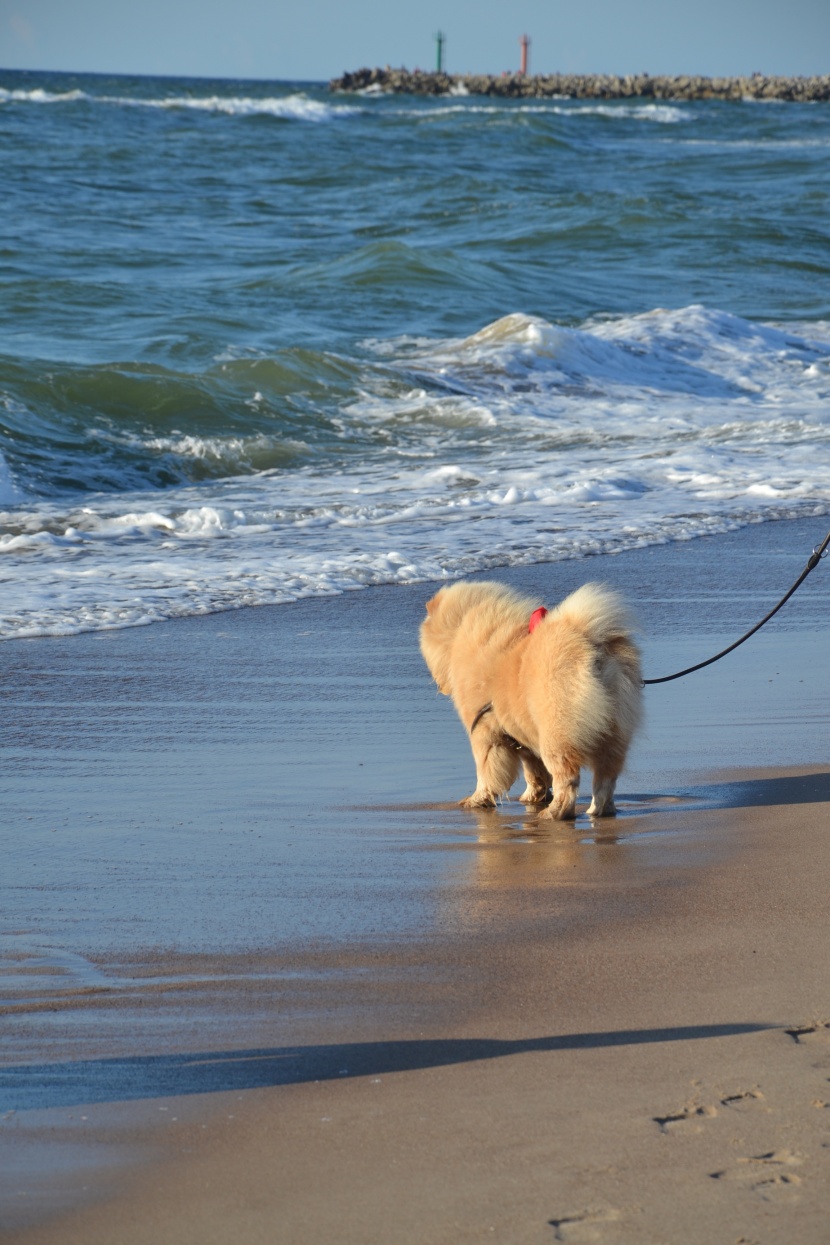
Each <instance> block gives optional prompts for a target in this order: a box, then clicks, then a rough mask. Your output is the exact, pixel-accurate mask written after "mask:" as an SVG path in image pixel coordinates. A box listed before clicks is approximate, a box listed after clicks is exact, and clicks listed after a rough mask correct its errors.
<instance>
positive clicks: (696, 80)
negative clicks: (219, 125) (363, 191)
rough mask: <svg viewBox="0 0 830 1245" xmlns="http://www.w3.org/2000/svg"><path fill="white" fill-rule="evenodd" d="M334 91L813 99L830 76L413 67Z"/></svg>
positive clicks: (368, 74)
mask: <svg viewBox="0 0 830 1245" xmlns="http://www.w3.org/2000/svg"><path fill="white" fill-rule="evenodd" d="M329 87H330V89H331V90H332V91H364V92H367V91H368V92H377V93H379V94H380V93H388V94H392V95H398V94H406V95H498V96H503V97H506V98H509V99H545V98H548V99H550V98H552V97H554V96H560V97H563V96H564V97H568V98H571V99H667V100H692V99H725V100H744V99H755V100H765V99H778V100H790V101H798V102H802V103H812V102H816V101H826V100H830V74H824V75H822V76H816V77H811V78H784V77H769V76H767V75H766V74H760V73H758V74H752V75H751V76H749V77H739V78H705V77H702V76H700V75H698V74H683V75H680V76H677V77H667V76H657V77H652V76H651V75H650V74H645V73H643V74H627V75H626V76H625V77H620V76H616V75H614V74H564V73H554V74H533V75H531V74H518V73H516V74H502V75H499V76H496V75H492V74H447V73H422V72H421V71H420V70H409V69H390V68H389V66H387V67H386V68H385V69H358V70H356V71H355V72H354V73H345V74H343V76H342V78H333V79H332V81H331V82H330V83H329Z"/></svg>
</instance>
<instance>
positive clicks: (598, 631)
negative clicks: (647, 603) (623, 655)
mask: <svg viewBox="0 0 830 1245" xmlns="http://www.w3.org/2000/svg"><path fill="white" fill-rule="evenodd" d="M549 617H551V618H560V619H561V620H562V621H563V622H567V623H570V625H571V626H572V627H574V628H575V630H577V631H581V632H582V633H583V634H584V635H585V636H586V637H587V639H589V640H590V641H591V643H592V644H596V645H598V646H602V645H606V644H610V643H611V642H612V641H614V640H620V639H630V637H631V633H632V631H633V630H634V619H633V617H632V615H631V612H630V611H629V609H628V606H627V605H626V603H625V601H624V600H623V599H622V597H621V596H620V594H619V593H618V592H615V591H614V589H613V588H608V587H606V585H605V584H583V585H582V587H581V588H577V590H576V592H572V593H571V595H570V596H569V597H565V600H564V601H562V602H561V603H560V604H559V605H558V606H557V607H556V608H555V609H553V610H551V611H550V614H549Z"/></svg>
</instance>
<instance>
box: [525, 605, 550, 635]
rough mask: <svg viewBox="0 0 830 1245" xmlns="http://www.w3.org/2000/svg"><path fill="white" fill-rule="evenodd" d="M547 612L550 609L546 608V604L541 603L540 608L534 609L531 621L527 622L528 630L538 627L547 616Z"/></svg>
mask: <svg viewBox="0 0 830 1245" xmlns="http://www.w3.org/2000/svg"><path fill="white" fill-rule="evenodd" d="M547 612H548V611H547V610H546V609H545V607H544V605H540V606H539V608H538V610H534V611H533V613H532V614H531V615H530V622H529V623H528V624H527V630H528V632H531V631H535V630H536V628H537V627H538V626H539V623H540V622H541V621H542V619H543V618H544V617H545V614H547Z"/></svg>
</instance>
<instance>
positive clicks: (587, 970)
mask: <svg viewBox="0 0 830 1245" xmlns="http://www.w3.org/2000/svg"><path fill="white" fill-rule="evenodd" d="M820 527H821V528H822V529H823V520H822V519H821V518H819V519H815V518H814V519H811V520H800V521H794V522H791V523H780V524H766V525H760V526H757V527H753V528H748V529H741V530H740V531H737V532H734V533H730V534H727V535H724V536H716V537H705V538H702V539H701V540H700V541H695V542H688V543H686V544H685V545H681V546H678V545H674V546H656V547H649V548H647V549H643V550H637V551H633V552H631V553H628V554H620V555H616V556H613V557H609V556H604V557H600V558H591V559H584V560H582V561H581V562H572V563H556V564H549V565H541V566H540V565H537V566H528V567H520V568H510V569H508V570H502V571H494V572H492V574H491V577H496V578H501V579H504V580H506V581H507V582H510V583H513V584H515V585H516V586H517V587H520V588H522V589H525V590H539V589H540V588H541V589H542V591H543V592H544V594H545V596H546V599H548V600H549V601H552V600H554V599H556V598H557V597H561V596H562V595H564V594H565V593H566V592H567V591H569V590H571V588H572V586H575V584H576V583H578V582H583V581H584V580H586V579H593V578H602V579H605V580H606V581H608V582H613V583H615V584H616V585H617V586H619V587H621V588H622V589H623V591H624V592H625V593H626V595H627V596H628V597H629V598H630V599H632V600H633V603H634V605H635V607H636V608H637V609H638V610H639V612H640V615H641V618H642V621H643V626H644V631H645V633H646V635H647V637H648V638H647V640H646V641H645V642H644V650H645V658H646V662H645V665H646V674H647V675H649V674H663V673H665V672H666V671H667V670H669V669H676V668H678V667H679V666H680V665H682V664H686V660H687V658H694V657H695V656H701V657H704V656H708V655H709V654H710V653H711V652H713V651H715V649H716V648H717V647H719V646H720V642H721V640H722V639H724V638H725V639H734V638H735V636H736V635H737V634H739V633H740V631H741V630H745V628H746V625H748V624H749V623H751V622H754V621H756V620H757V618H758V617H760V616H761V614H762V613H763V612H765V609H766V608H768V607H769V604H770V603H771V600H772V599H773V598H774V599H777V597H778V596H780V593H781V591H783V590H784V589H785V588H786V587H787V586H789V584H790V583H791V582H792V580H793V579H794V577H795V575H796V574H797V573H798V571H799V570H800V569H801V567H802V566H803V563H804V561H806V558H807V556H808V554H809V547H810V545H812V544H813V543H814V542H815V540H816V539H818V538H820V537H821V536H822V535H823V534H824V533H823V530H817V529H818V528H820ZM826 570H827V568H826V567H825V568H824V571H823V570H822V569H821V568H818V569H817V570H816V571H815V572H814V574H813V575H812V576H810V578H809V579H808V581H807V582H806V583H805V584H804V585H803V586H802V588H801V589H800V590H799V593H798V594H797V596H796V598H795V599H794V601H793V602H792V603H791V604H790V605H789V606H788V607H787V608H786V609H785V610H784V611H782V613H781V615H779V616H777V618H776V620H775V621H774V622H773V623H771V624H770V626H769V629H765V631H766V632H767V633H766V634H764V633H762V635H761V636H759V637H758V638H756V639H754V640H752V641H750V643H749V644H748V645H745V646H744V647H743V649H741V650H738V652H736V653H735V654H733V655H731V656H730V657H729V658H727V659H726V660H725V662H724V663H720V664H719V667H715V668H714V669H711V670H709V671H703V672H700V674H698V675H694V676H691V678H690V679H687V680H681V681H680V683H679V684H677V685H667V686H666V687H665V688H662V689H653V690H652V692H651V693H650V698H649V703H648V719H647V726H646V729H645V731H644V733H643V736H642V738H641V739H640V740H639V742H638V744H637V745H636V747H635V751H634V754H633V755H632V759H631V764H630V766H629V768H628V772H627V773H626V774H625V775H624V776H623V780H622V782H621V784H620V791H621V799H620V805H621V816H620V817H619V818H617V819H616V820H615V821H613V822H602V823H597V824H594V825H592V824H591V823H590V822H589V820H588V819H587V818H586V817H585V816H584V807H585V801H584V800H583V801H581V802H580V816H579V817H578V819H577V821H576V823H574V824H573V825H567V826H561V825H550V824H549V823H548V824H544V823H539V824H538V825H537V824H534V821H533V818H532V816H531V817H529V816H528V815H527V814H526V813H525V811H524V810H523V809H522V808H521V807H520V806H518V805H517V804H516V803H515V802H512V801H511V802H507V803H506V804H505V805H503V806H502V807H501V808H500V809H498V810H495V811H494V812H486V813H482V814H477V815H476V814H470V813H465V812H464V811H462V810H459V809H458V808H457V807H456V806H455V805H454V803H453V801H454V800H456V799H457V798H459V797H460V796H462V795H464V794H466V790H465V786H466V784H467V783H468V782H469V781H470V778H471V769H470V767H471V762H470V758H469V756H468V746H467V742H466V739H465V738H464V733H463V731H462V730H461V728H460V727H459V724H458V722H457V721H456V720H455V717H454V714H453V711H452V708H451V706H450V705H449V703H448V702H447V701H445V700H444V699H443V698H438V697H436V695H435V693H434V691H433V690H432V688H431V687H430V686H429V679H428V675H427V674H426V671H425V670H424V669H423V667H422V664H421V660H420V655H419V654H418V652H417V624H418V622H419V621H420V617H421V613H422V610H423V602H424V600H425V599H426V598H427V596H428V595H430V589H429V586H427V585H415V586H412V587H410V588H406V587H390V588H378V589H369V590H367V591H365V592H359V593H353V594H348V595H345V596H342V597H335V598H324V599H311V600H307V601H304V602H298V603H295V604H292V605H286V606H274V607H263V608H260V609H255V610H254V609H252V610H248V611H240V612H235V613H231V614H223V615H212V616H206V617H204V618H197V619H184V620H178V621H174V622H169V623H158V624H154V626H153V627H148V628H137V629H133V630H130V631H118V632H109V633H93V634H87V635H82V636H73V637H68V638H65V639H41V640H27V641H19V642H16V643H15V642H12V643H11V644H9V645H4V646H2V647H0V663H2V667H3V669H2V677H3V686H4V690H5V693H6V712H5V730H4V744H5V748H6V753H7V759H8V761H9V764H8V766H7V776H6V777H5V778H4V796H5V800H4V806H5V817H6V825H5V827H4V835H5V838H4V852H5V855H6V858H7V859H8V860H9V861H10V862H11V864H12V868H13V875H14V879H15V887H14V888H10V890H9V892H8V900H7V903H6V905H5V910H4V914H5V919H4V923H3V928H2V931H0V932H2V933H3V936H4V939H5V941H4V943H3V948H4V959H3V968H4V972H5V976H4V986H5V989H4V994H5V995H6V998H7V1000H8V998H9V994H10V992H12V994H13V993H14V989H15V988H17V994H16V996H15V998H16V1001H15V1000H14V999H13V1000H12V1001H11V1003H8V1002H7V1003H6V1004H4V1007H3V1015H4V1031H5V1038H4V1042H3V1046H2V1048H1V1049H0V1056H2V1067H0V1086H1V1087H2V1091H3V1102H4V1106H3V1108H2V1110H0V1155H1V1156H2V1160H3V1161H2V1162H0V1172H3V1173H4V1176H3V1178H2V1180H0V1224H2V1225H3V1226H2V1227H0V1235H2V1239H3V1240H4V1241H8V1242H12V1241H14V1242H20V1245H24V1243H25V1245H40V1243H41V1242H43V1245H46V1243H47V1242H48V1243H49V1245H52V1243H53V1242H54V1243H57V1242H60V1245H70V1243H73V1242H75V1241H77V1242H79V1245H80V1242H81V1241H83V1242H84V1243H85V1245H87V1243H95V1242H98V1241H100V1242H101V1243H102V1245H104V1242H108V1241H109V1240H111V1239H113V1236H115V1235H117V1237H118V1240H119V1242H121V1243H122V1245H129V1243H130V1242H132V1241H135V1242H136V1243H138V1242H139V1241H144V1240H146V1239H147V1237H148V1234H150V1233H152V1234H153V1235H154V1236H155V1237H156V1238H157V1239H164V1240H166V1241H170V1242H171V1243H175V1242H189V1241H193V1242H194V1245H195V1242H196V1241H197V1240H198V1241H199V1242H200V1243H201V1242H203V1241H212V1240H215V1241H217V1242H218V1241H222V1240H227V1239H229V1238H230V1237H231V1236H234V1237H235V1238H236V1239H244V1240H245V1241H246V1245H247V1242H257V1241H259V1240H262V1241H263V1242H264V1241H266V1240H268V1241H270V1240H273V1239H274V1233H275V1231H278V1230H279V1231H281V1232H282V1234H283V1239H290V1240H292V1241H296V1242H298V1243H302V1245H305V1242H308V1243H309V1245H311V1242H312V1241H317V1240H320V1239H328V1238H329V1237H332V1238H333V1237H334V1236H335V1235H336V1236H337V1239H342V1240H343V1241H345V1242H347V1243H349V1242H355V1245H357V1243H358V1242H361V1243H362V1245H365V1242H375V1241H376V1242H378V1245H381V1242H386V1241H388V1240H390V1239H395V1240H400V1241H401V1242H404V1243H407V1242H410V1241H411V1242H412V1245H424V1243H425V1242H435V1243H436V1245H438V1243H439V1242H440V1243H441V1245H443V1242H446V1243H447V1245H449V1243H450V1242H455V1241H466V1240H469V1241H471V1242H472V1241H479V1240H481V1239H482V1236H484V1235H487V1236H490V1237H491V1238H492V1239H496V1240H503V1241H505V1242H506V1245H514V1243H515V1242H524V1241H527V1242H536V1241H539V1242H540V1243H541V1242H542V1241H545V1240H550V1239H551V1234H552V1232H553V1239H561V1240H571V1241H575V1242H578V1241H580V1240H590V1239H601V1240H602V1241H603V1242H609V1243H612V1242H613V1243H615V1245H616V1243H617V1242H620V1245H642V1243H643V1242H650V1241H652V1240H654V1241H659V1240H662V1239H671V1240H673V1241H678V1242H681V1241H682V1242H683V1243H684V1245H686V1243H687V1242H694V1243H695V1245H697V1243H698V1242H699V1243H700V1245H711V1242H712V1241H713V1240H719V1239H721V1235H722V1234H723V1232H724V1231H725V1227H724V1225H728V1227H729V1230H730V1232H731V1231H732V1229H733V1228H734V1232H733V1233H732V1235H731V1236H728V1237H724V1239H737V1237H738V1235H740V1234H741V1233H743V1234H744V1235H745V1236H747V1237H748V1238H749V1239H753V1234H755V1235H757V1232H758V1231H759V1230H760V1228H759V1225H763V1227H764V1235H763V1240H764V1242H765V1245H767V1243H768V1242H775V1243H778V1242H780V1243H781V1245H785V1243H786V1245H789V1241H790V1240H791V1239H792V1231H793V1227H794V1225H797V1226H798V1228H799V1239H800V1240H804V1241H805V1242H806V1243H807V1245H823V1238H822V1236H821V1234H820V1233H821V1232H823V1231H824V1216H823V1213H820V1211H821V1207H820V1205H819V1203H820V1201H821V1196H820V1193H821V1189H822V1188H823V1187H825V1184H824V1183H823V1182H824V1181H826V1175H827V1173H826V1168H827V1164H828V1161H830V1147H828V1146H827V1145H826V1142H827V1141H830V1109H827V1110H825V1109H824V1108H823V1107H822V1108H819V1106H818V1104H819V1103H823V1102H826V1101H827V1099H828V1098H830V1094H828V1093H827V1092H826V1085H825V1082H826V1072H824V1073H822V1072H821V1071H820V1069H819V1068H818V1066H817V1064H816V1060H817V1059H820V1058H821V1057H822V1055H823V1052H824V1051H826V1050H827V1049H830V1047H828V1045H827V1042H828V1040H830V1028H828V1027H827V1022H828V1021H830V980H828V978H830V974H828V972H827V969H826V964H827V962H828V956H827V949H828V948H827V941H828V940H827V933H826V893H827V888H828V886H830V877H828V870H830V859H828V853H827V851H826V831H827V827H828V824H830V812H829V810H830V776H829V775H828V773H827V770H828V766H827V763H826V738H827V731H826V728H827V725H828V720H829V718H830V711H828V708H827V706H828V704H830V696H829V695H828V686H827V684H828V677H830V676H828V674H827V668H826V662H824V660H823V654H824V653H825V652H826V604H825V603H826V600H827V581H826V579H825V577H824V573H825V572H826ZM543 585H544V587H543ZM773 587H774V589H775V591H774V590H773ZM425 801H428V802H425ZM811 1025H812V1030H811V1031H810V1032H808V1031H807V1030H808V1029H809V1028H810V1026H811ZM793 1033H795V1035H796V1036H793ZM799 1033H802V1036H801V1037H799V1036H798V1034H799ZM822 1095H823V1096H822ZM661 1121H662V1122H661ZM330 1126H332V1127H330ZM763 1155H776V1156H778V1157H777V1158H767V1159H765V1158H762V1157H760V1156H763ZM715 1173H722V1175H716V1174H715ZM678 1225H680V1227H679V1226H678ZM817 1225H818V1226H817ZM491 1229H492V1231H491ZM592 1233H593V1234H594V1236H593V1238H592V1236H591V1234H592ZM597 1233H599V1235H597ZM719 1233H720V1234H721V1235H719ZM661 1234H662V1235H661ZM787 1234H789V1235H787Z"/></svg>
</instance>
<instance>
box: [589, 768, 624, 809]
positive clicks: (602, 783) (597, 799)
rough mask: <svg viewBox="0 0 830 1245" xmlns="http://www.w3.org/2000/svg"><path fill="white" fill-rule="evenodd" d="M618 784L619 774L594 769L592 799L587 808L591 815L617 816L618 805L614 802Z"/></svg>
mask: <svg viewBox="0 0 830 1245" xmlns="http://www.w3.org/2000/svg"><path fill="white" fill-rule="evenodd" d="M616 786H617V774H616V773H613V774H612V773H610V772H609V771H607V770H606V771H603V770H600V769H597V770H594V782H593V787H592V791H591V794H592V797H593V798H592V800H591V803H590V804H589V806H588V808H587V810H586V811H587V813H588V816H589V817H616V815H617V806H616V804H615V803H614V790H615V788H616Z"/></svg>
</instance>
